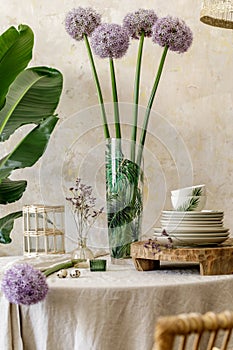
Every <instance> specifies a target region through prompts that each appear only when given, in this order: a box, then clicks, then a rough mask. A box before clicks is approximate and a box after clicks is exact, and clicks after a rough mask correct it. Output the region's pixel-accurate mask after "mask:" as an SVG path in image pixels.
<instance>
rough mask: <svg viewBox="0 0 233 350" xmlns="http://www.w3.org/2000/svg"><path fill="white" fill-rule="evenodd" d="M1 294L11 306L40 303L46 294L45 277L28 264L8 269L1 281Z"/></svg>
mask: <svg viewBox="0 0 233 350" xmlns="http://www.w3.org/2000/svg"><path fill="white" fill-rule="evenodd" d="M1 289H2V292H3V293H4V295H5V297H6V298H7V299H8V300H9V301H10V302H11V303H13V304H24V305H31V304H36V303H38V302H39V301H42V300H43V299H44V298H45V297H46V295H47V293H48V290H49V288H48V285H47V282H46V276H45V275H44V274H43V273H42V272H41V271H39V270H36V269H34V268H33V267H32V266H31V265H28V264H18V265H14V266H12V267H11V268H10V269H8V270H7V271H6V272H5V274H4V276H3V279H2V288H1Z"/></svg>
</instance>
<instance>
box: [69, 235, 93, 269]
mask: <svg viewBox="0 0 233 350" xmlns="http://www.w3.org/2000/svg"><path fill="white" fill-rule="evenodd" d="M93 259H94V254H93V253H92V251H91V249H90V248H88V247H87V238H80V239H79V240H78V247H77V248H76V249H75V250H73V251H72V254H71V261H72V263H74V264H75V265H74V266H75V267H89V261H90V260H93Z"/></svg>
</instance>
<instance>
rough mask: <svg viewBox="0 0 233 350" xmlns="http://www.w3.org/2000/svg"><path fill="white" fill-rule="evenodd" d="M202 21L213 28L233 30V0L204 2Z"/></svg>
mask: <svg viewBox="0 0 233 350" xmlns="http://www.w3.org/2000/svg"><path fill="white" fill-rule="evenodd" d="M200 20H201V21H202V22H203V23H206V24H209V25H211V26H215V27H221V28H227V29H233V0H204V1H203V3H202V9H201V16H200Z"/></svg>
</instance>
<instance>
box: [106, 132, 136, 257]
mask: <svg viewBox="0 0 233 350" xmlns="http://www.w3.org/2000/svg"><path fill="white" fill-rule="evenodd" d="M130 148H131V142H130V141H128V140H123V139H112V138H111V139H108V140H107V145H106V157H105V166H106V167H105V169H106V202H107V219H108V239H109V248H110V255H111V260H112V263H116V264H121V263H125V259H127V258H130V246H131V243H133V242H136V241H138V240H139V238H140V236H141V225H142V213H143V166H142V165H141V164H137V163H136V162H135V161H132V160H130ZM140 163H143V162H140Z"/></svg>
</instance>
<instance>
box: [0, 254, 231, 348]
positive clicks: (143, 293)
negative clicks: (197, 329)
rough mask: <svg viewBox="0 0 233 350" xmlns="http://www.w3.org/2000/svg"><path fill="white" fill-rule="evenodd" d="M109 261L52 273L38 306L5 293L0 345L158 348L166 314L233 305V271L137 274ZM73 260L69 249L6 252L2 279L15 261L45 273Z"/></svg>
mask: <svg viewBox="0 0 233 350" xmlns="http://www.w3.org/2000/svg"><path fill="white" fill-rule="evenodd" d="M105 259H106V260H107V269H106V271H94V272H93V271H90V269H89V268H80V269H79V270H80V272H81V274H80V277H79V278H72V277H71V276H70V275H69V274H68V276H67V277H66V278H58V276H57V273H54V274H52V275H50V276H49V277H47V283H48V286H49V291H48V294H47V296H46V298H45V299H44V300H43V301H41V302H39V303H37V304H33V305H30V306H28V305H17V304H12V303H10V302H9V301H8V300H7V298H6V297H5V295H4V294H3V292H2V291H1V292H0V349H1V350H55V349H56V350H152V347H153V342H154V330H155V324H156V320H157V319H158V317H160V316H167V315H175V314H179V313H184V312H200V313H205V312H207V311H214V312H221V311H224V310H226V309H230V310H233V275H231V274H229V275H212V276H201V275H200V271H199V266H198V265H197V264H192V263H171V262H161V266H160V269H159V270H154V271H138V270H137V269H136V268H135V266H134V264H133V261H132V260H131V259H128V260H127V262H126V263H125V264H123V265H121V264H119V265H118V264H112V263H111V259H110V258H109V256H106V257H105ZM68 260H69V255H68V254H61V255H56V256H31V257H30V256H7V257H1V258H0V279H2V277H3V275H4V273H5V271H6V270H7V269H9V268H10V267H11V266H12V265H14V264H20V263H28V264H31V265H32V266H34V267H35V268H39V269H41V270H43V269H45V268H47V267H49V266H50V267H51V266H53V265H54V264H57V263H60V262H63V261H68ZM68 272H69V271H68Z"/></svg>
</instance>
